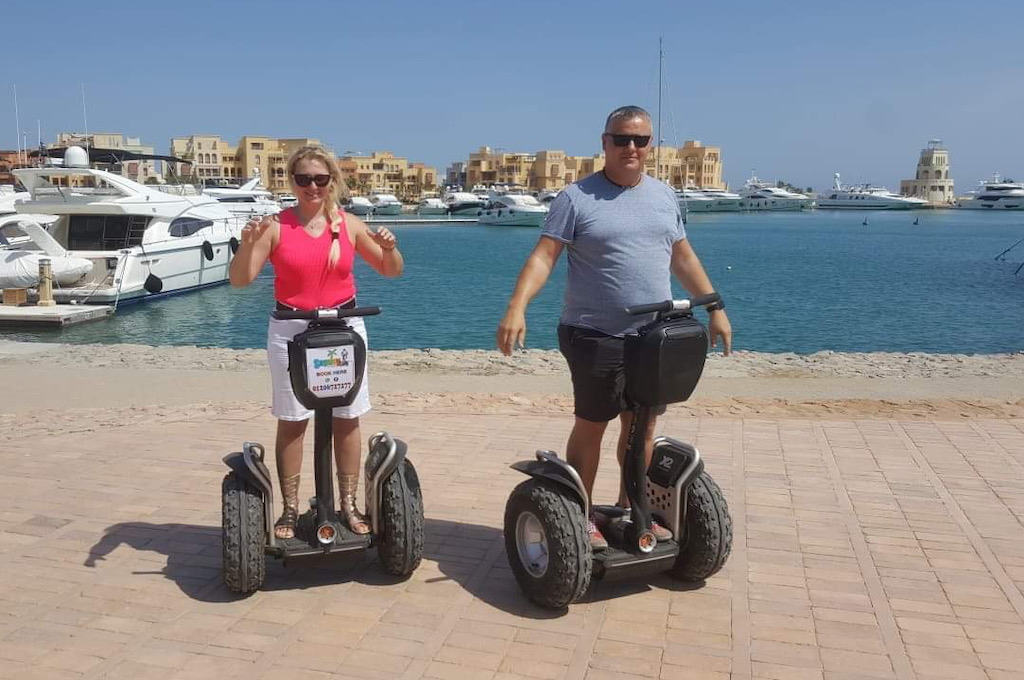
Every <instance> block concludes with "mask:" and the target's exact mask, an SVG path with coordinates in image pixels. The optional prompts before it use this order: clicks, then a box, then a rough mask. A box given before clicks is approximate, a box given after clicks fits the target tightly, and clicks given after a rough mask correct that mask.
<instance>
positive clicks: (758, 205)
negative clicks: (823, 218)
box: [740, 175, 814, 210]
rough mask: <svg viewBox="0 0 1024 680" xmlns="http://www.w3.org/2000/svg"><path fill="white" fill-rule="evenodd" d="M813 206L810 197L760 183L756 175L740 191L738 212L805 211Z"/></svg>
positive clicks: (766, 183)
mask: <svg viewBox="0 0 1024 680" xmlns="http://www.w3.org/2000/svg"><path fill="white" fill-rule="evenodd" d="M813 206H814V199H813V198H811V197H810V196H806V195H804V194H801V193H797V192H795V191H789V190H787V189H783V188H781V187H777V186H775V185H773V184H771V183H769V182H762V181H761V180H759V179H758V178H757V176H756V175H751V176H750V179H748V180H747V181H746V182H745V183H744V185H743V188H742V189H741V190H740V210H807V209H809V208H811V207H813Z"/></svg>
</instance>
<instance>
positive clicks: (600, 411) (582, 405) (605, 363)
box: [558, 324, 665, 423]
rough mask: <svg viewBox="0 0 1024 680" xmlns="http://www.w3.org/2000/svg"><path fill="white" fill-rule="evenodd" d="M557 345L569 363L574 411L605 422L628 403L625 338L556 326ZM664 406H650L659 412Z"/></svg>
mask: <svg viewBox="0 0 1024 680" xmlns="http://www.w3.org/2000/svg"><path fill="white" fill-rule="evenodd" d="M558 349H560V350H561V351H562V355H563V356H564V357H565V360H566V361H567V362H568V363H569V372H570V373H571V374H572V396H573V401H574V402H575V413H576V416H577V417H579V418H583V420H589V421H591V422H594V423H605V422H608V421H609V420H613V419H614V418H616V417H618V415H619V414H620V413H622V412H623V411H628V410H629V409H630V408H631V407H630V405H629V403H628V401H627V400H626V374H625V352H626V339H625V338H617V337H615V336H614V335H606V334H604V333H602V332H600V331H595V330H591V329H589V328H580V327H579V326H568V325H566V324H559V326H558ZM664 412H665V407H664V406H661V407H658V408H655V409H653V414H654V415H661V414H662V413H664Z"/></svg>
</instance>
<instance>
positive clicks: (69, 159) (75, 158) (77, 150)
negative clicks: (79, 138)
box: [64, 146, 89, 168]
mask: <svg viewBox="0 0 1024 680" xmlns="http://www.w3.org/2000/svg"><path fill="white" fill-rule="evenodd" d="M64 167H65V168H88V167H89V152H87V151H86V150H85V149H83V148H82V147H80V146H69V147H68V149H67V151H65V152H64Z"/></svg>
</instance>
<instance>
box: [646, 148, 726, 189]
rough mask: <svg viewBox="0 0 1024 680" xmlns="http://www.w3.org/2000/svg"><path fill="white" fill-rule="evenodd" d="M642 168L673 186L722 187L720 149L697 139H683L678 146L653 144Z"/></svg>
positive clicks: (678, 187)
mask: <svg viewBox="0 0 1024 680" xmlns="http://www.w3.org/2000/svg"><path fill="white" fill-rule="evenodd" d="M644 171H645V172H646V173H647V174H648V175H650V176H651V177H657V178H659V179H661V181H663V182H666V183H668V184H671V185H672V186H674V187H676V188H677V189H681V188H683V187H687V186H694V187H703V188H705V189H724V188H725V183H724V182H722V150H721V148H719V147H717V146H704V145H703V144H701V143H700V142H699V141H696V140H695V141H687V142H684V143H683V145H682V146H681V147H674V146H663V147H660V149H659V147H654V148H652V149H651V151H650V153H649V154H648V155H647V160H646V161H645V163H644Z"/></svg>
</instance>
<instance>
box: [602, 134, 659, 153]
mask: <svg viewBox="0 0 1024 680" xmlns="http://www.w3.org/2000/svg"><path fill="white" fill-rule="evenodd" d="M605 135H607V136H608V137H611V138H612V144H614V145H615V146H629V143H630V142H633V146H635V147H636V148H638V149H642V148H644V147H645V146H647V145H648V144H650V143H651V136H650V135H616V134H613V133H611V132H606V133H605Z"/></svg>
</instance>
